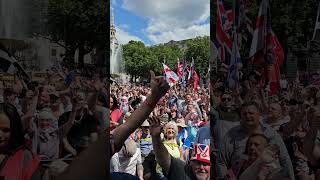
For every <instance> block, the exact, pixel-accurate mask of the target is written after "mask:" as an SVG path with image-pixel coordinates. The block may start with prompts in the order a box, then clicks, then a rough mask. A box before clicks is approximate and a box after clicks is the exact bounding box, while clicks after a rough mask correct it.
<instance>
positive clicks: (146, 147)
mask: <svg viewBox="0 0 320 180" xmlns="http://www.w3.org/2000/svg"><path fill="white" fill-rule="evenodd" d="M140 150H141V156H143V157H146V156H147V155H148V154H149V153H150V152H151V151H152V150H153V146H152V139H151V136H150V135H148V136H147V137H146V138H143V139H141V140H140Z"/></svg>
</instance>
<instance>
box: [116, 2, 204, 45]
mask: <svg viewBox="0 0 320 180" xmlns="http://www.w3.org/2000/svg"><path fill="white" fill-rule="evenodd" d="M209 2H210V1H209V0H196V1H195V0H157V1H156V0H111V7H112V8H113V9H114V14H115V24H116V28H117V32H116V36H117V39H118V41H119V42H120V43H121V44H126V43H128V42H129V41H130V40H136V41H142V42H144V43H145V44H146V45H154V44H160V43H166V42H169V41H170V40H175V41H177V40H183V39H190V38H194V37H196V36H204V35H208V36H209V34H210V22H209V15H210V14H209V12H210V4H209Z"/></svg>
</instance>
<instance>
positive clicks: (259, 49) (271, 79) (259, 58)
mask: <svg viewBox="0 0 320 180" xmlns="http://www.w3.org/2000/svg"><path fill="white" fill-rule="evenodd" d="M249 57H254V63H255V64H256V65H258V66H259V67H260V71H261V72H264V79H265V81H264V82H265V83H267V84H265V85H268V86H269V87H270V88H269V95H273V94H275V93H276V92H277V91H278V90H279V89H280V67H281V65H282V64H283V62H284V52H283V49H282V46H281V44H280V42H279V40H278V38H277V36H276V35H275V33H274V32H273V31H272V28H271V15H270V6H269V1H268V0H262V2H261V4H260V8H259V15H258V18H257V21H256V29H255V31H254V35H253V39H252V44H251V48H250V53H249Z"/></svg>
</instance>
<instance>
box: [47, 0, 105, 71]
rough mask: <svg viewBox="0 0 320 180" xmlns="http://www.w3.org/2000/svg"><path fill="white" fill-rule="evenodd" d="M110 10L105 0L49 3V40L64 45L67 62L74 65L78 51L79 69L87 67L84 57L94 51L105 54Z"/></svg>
mask: <svg viewBox="0 0 320 180" xmlns="http://www.w3.org/2000/svg"><path fill="white" fill-rule="evenodd" d="M108 14H109V7H108V6H107V2H106V1H104V0H49V7H48V26H49V35H50V39H51V40H52V41H55V42H58V43H59V42H60V41H63V42H64V47H65V49H66V54H65V59H66V60H67V62H68V63H73V62H74V54H75V51H76V50H77V49H79V59H78V61H79V66H80V67H81V68H82V67H84V62H83V60H84V59H83V58H84V55H85V54H87V53H89V52H91V51H92V50H93V48H96V49H97V52H98V53H100V54H101V53H105V50H106V49H107V42H108V39H109V34H108V33H107V29H108V28H109V27H108V24H107V19H108Z"/></svg>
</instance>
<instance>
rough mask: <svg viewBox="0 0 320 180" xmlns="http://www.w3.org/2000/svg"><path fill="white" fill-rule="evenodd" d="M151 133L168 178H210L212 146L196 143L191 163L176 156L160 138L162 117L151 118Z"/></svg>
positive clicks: (201, 179) (156, 151)
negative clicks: (171, 153)
mask: <svg viewBox="0 0 320 180" xmlns="http://www.w3.org/2000/svg"><path fill="white" fill-rule="evenodd" d="M149 121H150V133H151V136H152V144H153V146H154V152H155V156H156V160H157V162H158V163H159V164H160V166H161V168H162V170H163V173H164V175H165V176H166V177H167V179H174V180H210V165H211V163H210V147H209V146H208V145H204V144H195V145H194V151H193V154H192V156H191V158H190V163H189V164H187V163H185V162H184V161H182V160H180V159H177V158H174V157H173V156H172V155H170V153H169V152H168V150H167V148H166V147H165V146H164V144H163V142H162V141H161V138H160V133H161V129H162V127H161V125H160V119H159V118H158V117H156V116H154V117H152V118H150V120H149Z"/></svg>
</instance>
